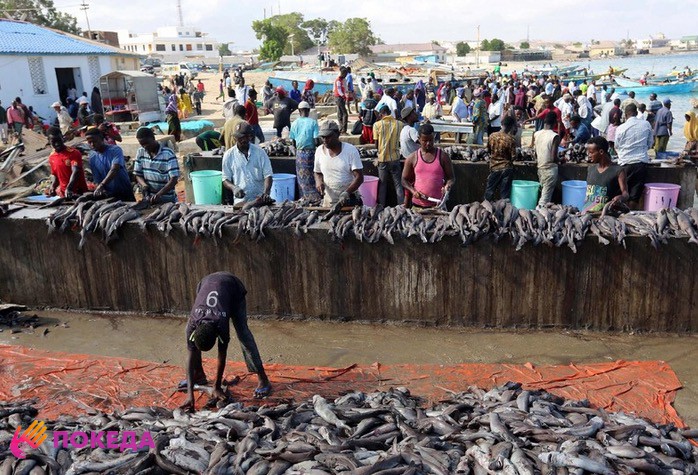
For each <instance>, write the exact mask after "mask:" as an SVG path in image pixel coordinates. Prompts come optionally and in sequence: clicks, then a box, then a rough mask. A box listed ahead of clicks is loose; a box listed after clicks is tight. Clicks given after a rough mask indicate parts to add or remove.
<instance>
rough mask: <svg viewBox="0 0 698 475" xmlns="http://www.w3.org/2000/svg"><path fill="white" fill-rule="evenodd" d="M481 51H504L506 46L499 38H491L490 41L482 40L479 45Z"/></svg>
mask: <svg viewBox="0 0 698 475" xmlns="http://www.w3.org/2000/svg"><path fill="white" fill-rule="evenodd" d="M480 46H481V48H482V50H483V51H504V49H505V47H506V45H505V44H504V41H502V40H500V39H499V38H492V39H491V40H489V41H488V40H482V44H481V45H480Z"/></svg>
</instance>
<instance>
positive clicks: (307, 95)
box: [301, 79, 315, 109]
mask: <svg viewBox="0 0 698 475" xmlns="http://www.w3.org/2000/svg"><path fill="white" fill-rule="evenodd" d="M314 87H315V82H314V81H313V80H312V79H308V80H307V81H305V87H303V93H302V94H301V100H302V101H305V102H307V103H308V105H310V108H311V109H315V93H314V92H313V88H314Z"/></svg>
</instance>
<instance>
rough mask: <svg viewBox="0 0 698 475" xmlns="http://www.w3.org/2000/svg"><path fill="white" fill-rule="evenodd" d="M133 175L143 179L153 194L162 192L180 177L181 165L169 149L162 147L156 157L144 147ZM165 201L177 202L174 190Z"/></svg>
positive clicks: (137, 158)
mask: <svg viewBox="0 0 698 475" xmlns="http://www.w3.org/2000/svg"><path fill="white" fill-rule="evenodd" d="M133 173H134V174H135V175H136V176H140V177H142V178H143V179H144V180H145V182H146V183H147V184H148V187H149V188H150V190H151V191H152V192H153V193H157V192H158V191H160V190H161V189H162V188H163V187H164V186H165V185H166V184H167V182H169V181H170V179H171V178H175V177H179V163H178V162H177V155H175V153H174V152H173V151H172V149H169V148H167V147H163V146H162V145H160V148H159V149H158V153H157V154H155V156H154V157H151V156H150V153H148V151H147V150H146V149H144V148H143V147H141V148H139V149H138V152H137V153H136V160H135V162H134V163H133ZM162 198H163V200H170V201H176V200H177V195H176V193H175V190H174V189H172V190H171V191H170V192H168V193H167V194H166V195H163V196H162Z"/></svg>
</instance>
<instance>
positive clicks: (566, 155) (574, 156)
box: [557, 143, 588, 163]
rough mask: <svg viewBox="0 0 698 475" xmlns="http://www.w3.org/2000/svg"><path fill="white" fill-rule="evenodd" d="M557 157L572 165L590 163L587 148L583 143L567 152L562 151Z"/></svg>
mask: <svg viewBox="0 0 698 475" xmlns="http://www.w3.org/2000/svg"><path fill="white" fill-rule="evenodd" d="M557 156H558V158H560V159H564V160H565V161H567V162H572V163H582V162H586V161H588V157H587V151H586V147H585V146H584V144H581V143H576V144H574V145H572V146H570V147H568V148H566V149H565V150H560V151H559V152H558V154H557Z"/></svg>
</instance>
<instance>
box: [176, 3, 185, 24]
mask: <svg viewBox="0 0 698 475" xmlns="http://www.w3.org/2000/svg"><path fill="white" fill-rule="evenodd" d="M177 15H179V26H184V17H183V16H182V0H177Z"/></svg>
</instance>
